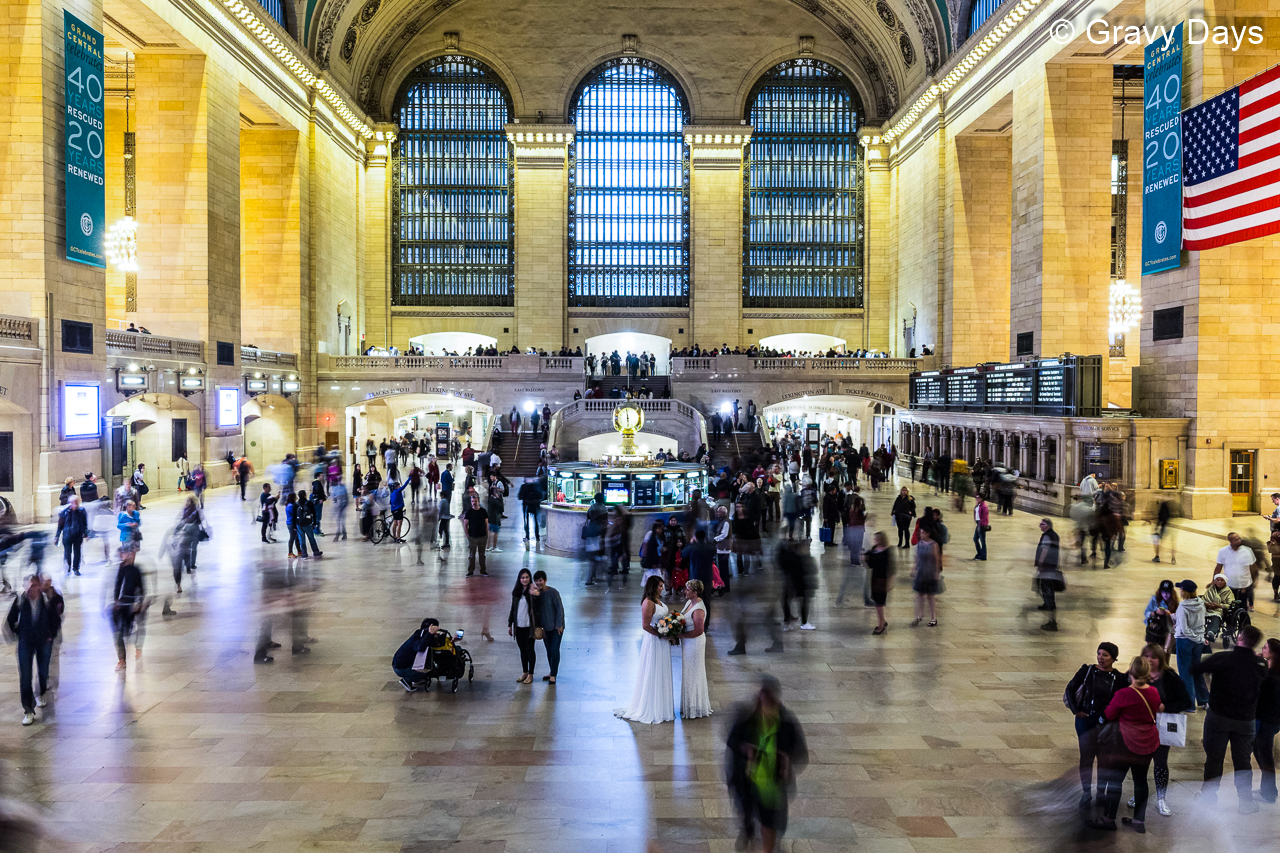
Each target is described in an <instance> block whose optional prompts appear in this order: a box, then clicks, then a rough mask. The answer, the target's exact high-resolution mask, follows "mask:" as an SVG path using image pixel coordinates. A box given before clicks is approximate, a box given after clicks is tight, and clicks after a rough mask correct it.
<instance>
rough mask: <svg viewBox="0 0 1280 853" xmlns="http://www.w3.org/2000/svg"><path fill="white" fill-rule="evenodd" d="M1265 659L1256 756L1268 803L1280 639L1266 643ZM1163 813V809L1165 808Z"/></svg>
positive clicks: (1278, 708) (1272, 790)
mask: <svg viewBox="0 0 1280 853" xmlns="http://www.w3.org/2000/svg"><path fill="white" fill-rule="evenodd" d="M1262 659H1263V661H1265V662H1266V664H1267V678H1266V680H1265V681H1263V682H1262V689H1261V691H1259V693H1258V711H1257V717H1258V719H1257V721H1256V726H1255V728H1256V733H1255V735H1254V741H1253V757H1254V758H1256V759H1258V769H1259V770H1261V771H1262V787H1261V790H1259V791H1258V797H1259V798H1260V799H1261V800H1262V801H1263V802H1264V803H1274V802H1275V801H1276V753H1275V740H1276V735H1277V734H1280V640H1277V639H1275V638H1274V637H1272V638H1270V639H1268V640H1267V642H1266V643H1264V644H1263V646H1262ZM1162 814H1163V812H1162Z"/></svg>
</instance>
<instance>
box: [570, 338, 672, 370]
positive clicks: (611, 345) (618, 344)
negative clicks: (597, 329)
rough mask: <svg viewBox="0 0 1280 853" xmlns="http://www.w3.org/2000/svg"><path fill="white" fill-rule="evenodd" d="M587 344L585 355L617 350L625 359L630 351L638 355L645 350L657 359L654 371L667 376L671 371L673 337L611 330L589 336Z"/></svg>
mask: <svg viewBox="0 0 1280 853" xmlns="http://www.w3.org/2000/svg"><path fill="white" fill-rule="evenodd" d="M586 344H587V345H586V347H585V349H584V351H583V355H591V354H592V353H595V354H596V355H597V356H600V355H606V356H607V355H609V354H610V353H612V352H613V351H614V350H617V351H618V355H620V356H622V357H623V358H624V359H625V358H626V357H627V353H629V352H633V353H635V354H636V355H639V354H640V353H643V352H647V353H652V354H653V355H654V356H655V357H656V359H657V360H656V361H655V362H654V372H655V373H656V374H657V375H658V376H665V375H666V374H668V373H670V372H671V358H670V356H671V338H664V337H663V336H662V335H650V334H646V333H644V332H610V333H609V334H607V335H596V336H595V337H593V338H587V341H586Z"/></svg>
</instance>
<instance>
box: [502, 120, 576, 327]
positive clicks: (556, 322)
mask: <svg viewBox="0 0 1280 853" xmlns="http://www.w3.org/2000/svg"><path fill="white" fill-rule="evenodd" d="M507 138H508V139H510V140H511V141H512V142H513V143H514V144H515V146H516V181H515V182H516V191H515V192H516V195H515V205H514V210H513V212H514V214H515V229H516V298H515V322H514V323H513V324H512V332H514V335H515V343H516V345H517V346H519V347H521V348H524V347H530V346H533V347H548V348H553V347H560V346H563V345H564V343H565V342H566V341H567V340H568V336H567V335H566V334H565V331H566V330H565V321H566V320H567V319H568V290H569V280H568V266H567V265H568V257H567V251H568V230H567V229H568V227H569V207H568V205H569V174H568V171H567V170H566V168H565V166H566V163H567V160H568V152H569V145H570V143H572V142H573V125H571V124H539V125H519V124H509V125H507Z"/></svg>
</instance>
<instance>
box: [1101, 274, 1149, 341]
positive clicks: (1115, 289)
mask: <svg viewBox="0 0 1280 853" xmlns="http://www.w3.org/2000/svg"><path fill="white" fill-rule="evenodd" d="M1107 315H1108V319H1109V321H1110V322H1109V325H1110V331H1111V334H1112V335H1113V336H1115V335H1123V334H1125V333H1126V332H1128V331H1129V330H1130V329H1132V328H1135V327H1136V326H1137V325H1138V324H1139V323H1140V322H1141V321H1142V295H1141V294H1140V293H1139V292H1138V290H1137V288H1135V287H1133V285H1131V284H1129V283H1128V282H1127V281H1125V280H1124V279H1122V278H1121V279H1116V280H1115V281H1113V282H1111V291H1110V294H1109V299H1108V302H1107Z"/></svg>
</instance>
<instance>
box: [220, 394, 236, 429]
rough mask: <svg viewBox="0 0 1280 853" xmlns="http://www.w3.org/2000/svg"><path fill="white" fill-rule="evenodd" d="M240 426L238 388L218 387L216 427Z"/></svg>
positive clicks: (229, 427)
mask: <svg viewBox="0 0 1280 853" xmlns="http://www.w3.org/2000/svg"><path fill="white" fill-rule="evenodd" d="M239 426H240V389H239V388H219V389H218V429H236V428H237V427H239Z"/></svg>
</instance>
